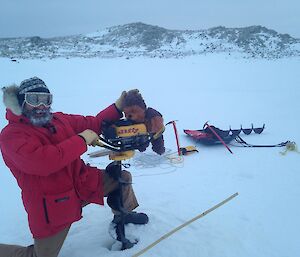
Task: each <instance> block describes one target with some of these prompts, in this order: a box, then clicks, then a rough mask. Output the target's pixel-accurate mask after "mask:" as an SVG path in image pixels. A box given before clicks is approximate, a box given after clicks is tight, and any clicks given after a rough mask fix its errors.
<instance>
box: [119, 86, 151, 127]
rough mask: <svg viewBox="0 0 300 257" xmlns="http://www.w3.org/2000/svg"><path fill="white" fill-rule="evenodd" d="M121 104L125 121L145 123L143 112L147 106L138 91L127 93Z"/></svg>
mask: <svg viewBox="0 0 300 257" xmlns="http://www.w3.org/2000/svg"><path fill="white" fill-rule="evenodd" d="M123 104H124V107H123V111H124V113H125V117H126V119H130V120H133V121H135V122H144V121H145V111H146V109H147V106H146V104H145V101H144V99H143V97H142V95H141V94H140V93H139V92H138V91H129V92H128V93H127V95H126V97H125V99H124V102H123Z"/></svg>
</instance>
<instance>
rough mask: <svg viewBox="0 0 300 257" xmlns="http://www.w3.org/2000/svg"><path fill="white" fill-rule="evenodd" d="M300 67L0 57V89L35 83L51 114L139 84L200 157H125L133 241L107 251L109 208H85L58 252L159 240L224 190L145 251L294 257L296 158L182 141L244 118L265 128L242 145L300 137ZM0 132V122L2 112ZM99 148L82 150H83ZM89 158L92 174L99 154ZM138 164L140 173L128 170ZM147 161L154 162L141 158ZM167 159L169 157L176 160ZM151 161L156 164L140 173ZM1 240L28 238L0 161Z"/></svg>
mask: <svg viewBox="0 0 300 257" xmlns="http://www.w3.org/2000/svg"><path fill="white" fill-rule="evenodd" d="M299 68H300V60H299V59H298V58H293V59H279V60H276V61H274V60H262V59H260V60H257V59H248V60H245V59H240V58H238V57H237V56H232V57H226V56H225V55H221V54H213V55H207V56H204V55H203V56H197V57H189V58H183V59H158V58H156V59H154V58H153V59H150V58H133V59H129V60H126V59H124V58H115V59H55V60H19V62H18V63H13V62H11V61H9V60H8V59H0V72H1V86H4V85H8V84H10V83H13V82H15V83H20V82H21V81H22V80H23V79H26V78H29V77H32V76H39V77H41V78H42V79H44V80H45V82H46V83H47V85H48V86H49V88H50V89H51V91H52V92H53V94H54V103H53V110H54V111H63V112H66V113H74V114H83V115H94V114H96V113H97V112H98V111H100V110H101V109H103V108H105V107H106V106H108V105H109V104H111V103H112V102H114V101H115V100H116V99H117V97H118V96H119V95H120V93H121V92H122V91H123V90H128V89H132V88H139V89H140V91H141V92H142V94H143V96H144V98H145V101H146V103H147V104H148V105H149V106H151V107H153V108H155V109H157V110H159V111H160V112H161V113H162V114H163V115H164V119H165V122H168V121H170V120H178V121H177V127H178V130H179V136H180V144H181V146H187V145H196V146H197V148H198V150H199V153H197V154H193V155H190V156H186V157H184V158H183V160H181V162H180V161H178V160H177V162H173V163H171V162H170V160H168V159H167V158H166V157H164V158H161V157H159V156H157V155H154V154H153V153H152V152H151V149H148V151H147V153H146V154H140V153H136V156H135V157H134V158H133V159H131V160H129V162H130V163H131V164H132V166H131V167H130V168H129V170H130V171H131V172H132V175H133V179H134V185H133V186H134V189H135V192H136V194H137V197H138V199H139V202H140V207H139V208H138V210H139V211H143V212H146V213H147V214H148V215H149V218H150V222H149V224H148V225H146V226H134V225H129V226H128V227H127V228H126V231H127V233H128V237H130V238H138V239H139V243H138V244H137V245H136V246H134V247H133V248H132V249H129V250H126V251H122V252H120V251H111V250H110V249H111V248H113V249H114V248H115V245H116V244H115V243H114V240H113V239H112V238H110V236H109V234H108V227H109V222H110V221H111V218H112V215H111V212H110V209H109V208H108V206H104V207H103V206H96V205H90V206H87V207H85V208H84V214H83V215H84V218H83V219H82V220H81V221H79V222H77V223H75V224H73V226H72V228H71V230H70V233H69V235H68V237H67V240H66V242H65V244H64V246H63V249H62V251H61V254H60V256H61V257H69V256H74V257H83V256H89V257H98V256H108V257H113V256H132V255H134V254H135V253H137V252H139V251H140V250H141V249H143V248H144V247H146V246H148V245H149V244H151V243H152V242H154V241H155V240H157V239H158V238H159V237H161V236H163V235H164V234H165V233H167V232H169V231H171V230H172V229H174V228H175V227H177V226H179V225H181V224H182V223H184V222H186V221H188V220H190V219H192V218H193V217H195V216H197V215H199V214H200V213H202V212H204V211H205V210H207V209H209V208H211V207H212V206H213V205H215V204H217V203H218V202H220V201H222V200H224V199H225V198H227V197H228V196H230V195H231V194H233V193H235V192H239V196H238V197H236V198H234V199H233V200H232V201H230V202H229V203H227V204H226V205H224V206H222V207H220V208H218V209H217V210H215V211H213V212H211V213H209V214H208V215H206V216H205V217H203V218H202V219H199V220H197V221H195V222H193V223H192V224H190V225H189V226H187V227H185V228H183V229H181V230H179V231H178V232H176V233H175V234H173V235H172V236H171V237H169V238H167V239H165V240H163V241H162V242H160V243H159V244H157V245H156V246H155V247H153V248H152V249H150V250H149V251H147V252H146V253H145V254H143V255H142V256H164V257H166V256H172V257H175V256H180V257H182V256H189V257H196V256H201V257H208V256H209V257H220V256H222V257H226V256H228V257H241V256H243V257H253V256H255V257H266V256H272V257H296V256H299V250H300V237H299V228H300V221H299V217H300V207H299V197H300V187H299V184H300V172H299V161H300V154H297V153H295V152H290V153H288V154H287V155H286V156H282V155H280V154H279V152H280V151H283V150H284V149H282V148H255V149H248V148H239V147H231V149H232V151H233V152H234V154H233V155H231V154H230V153H229V152H228V151H227V150H226V149H225V148H224V147H223V146H214V147H207V146H202V145H200V144H198V143H197V142H195V141H192V140H191V139H190V138H188V137H187V136H185V135H184V133H183V129H186V128H187V129H201V128H202V126H203V124H204V122H206V121H209V122H210V124H213V125H215V126H218V127H220V128H222V129H227V128H228V127H229V125H231V127H232V128H239V127H240V124H242V125H243V126H244V127H248V126H250V125H251V123H253V124H254V126H257V127H260V126H262V125H263V124H264V123H265V124H266V129H265V131H264V132H263V133H262V134H261V135H256V134H251V135H249V136H244V137H243V138H244V139H245V140H246V141H248V142H249V143H252V144H276V143H280V142H282V141H286V140H291V141H295V142H300V134H299V131H300V120H299V110H300V101H299V99H300V89H299V85H300V77H299V73H298V72H299ZM0 117H1V118H0V125H1V128H2V127H4V126H5V125H6V120H5V118H4V117H5V109H4V108H3V105H2V107H1V108H0ZM165 144H166V147H167V149H168V152H172V153H174V152H175V151H176V144H175V138H174V132H173V130H172V127H171V126H168V127H167V130H166V132H165ZM95 150H99V148H96V149H95V148H90V149H89V151H88V152H93V151H95ZM83 158H84V159H85V161H86V162H90V163H91V165H97V166H98V167H102V168H103V167H105V165H106V164H108V163H109V161H108V159H107V158H106V157H101V158H96V159H90V158H89V157H88V156H87V154H85V155H84V156H83ZM139 160H142V166H144V167H141V166H140V165H137V164H138V161H139ZM149 160H150V162H151V163H149ZM175 161H176V160H175ZM149 164H152V165H153V167H150V168H149V167H146V166H147V165H149ZM0 170H1V172H0V206H1V211H0V228H1V230H0V231H1V233H0V242H1V243H11V244H21V245H28V244H31V243H32V238H31V234H30V232H29V229H28V226H27V217H26V213H25V211H24V209H23V206H22V202H21V197H20V190H19V189H18V187H17V184H16V181H15V179H14V178H13V176H12V175H11V173H10V171H9V170H8V168H7V167H6V166H5V164H4V163H3V160H2V158H0Z"/></svg>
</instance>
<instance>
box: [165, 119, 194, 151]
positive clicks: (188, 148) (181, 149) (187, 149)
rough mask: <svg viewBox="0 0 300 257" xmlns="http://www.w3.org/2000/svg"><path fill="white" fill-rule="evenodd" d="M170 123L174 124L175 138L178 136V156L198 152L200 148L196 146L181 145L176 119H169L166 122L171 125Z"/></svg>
mask: <svg viewBox="0 0 300 257" xmlns="http://www.w3.org/2000/svg"><path fill="white" fill-rule="evenodd" d="M169 124H172V125H173V129H174V133H175V138H176V145H177V153H178V156H181V155H187V154H189V153H193V152H198V150H197V149H196V147H195V146H186V147H180V144H179V138H178V132H177V128H176V121H175V120H172V121H169V122H168V123H167V124H166V126H167V125H169Z"/></svg>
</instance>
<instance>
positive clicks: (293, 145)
mask: <svg viewBox="0 0 300 257" xmlns="http://www.w3.org/2000/svg"><path fill="white" fill-rule="evenodd" d="M288 152H296V153H299V154H300V152H299V151H298V148H297V144H296V143H295V142H288V143H287V144H286V146H285V150H284V151H283V152H279V153H280V154H281V155H286V154H287V153H288Z"/></svg>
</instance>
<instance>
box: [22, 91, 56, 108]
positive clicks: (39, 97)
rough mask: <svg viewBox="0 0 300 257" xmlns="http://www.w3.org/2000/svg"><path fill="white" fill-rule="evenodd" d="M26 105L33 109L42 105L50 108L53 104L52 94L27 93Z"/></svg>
mask: <svg viewBox="0 0 300 257" xmlns="http://www.w3.org/2000/svg"><path fill="white" fill-rule="evenodd" d="M25 103H27V104H28V105H30V106H32V107H39V106H40V105H44V106H46V107H50V105H51V104H52V94H50V93H42V92H29V93H25Z"/></svg>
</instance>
